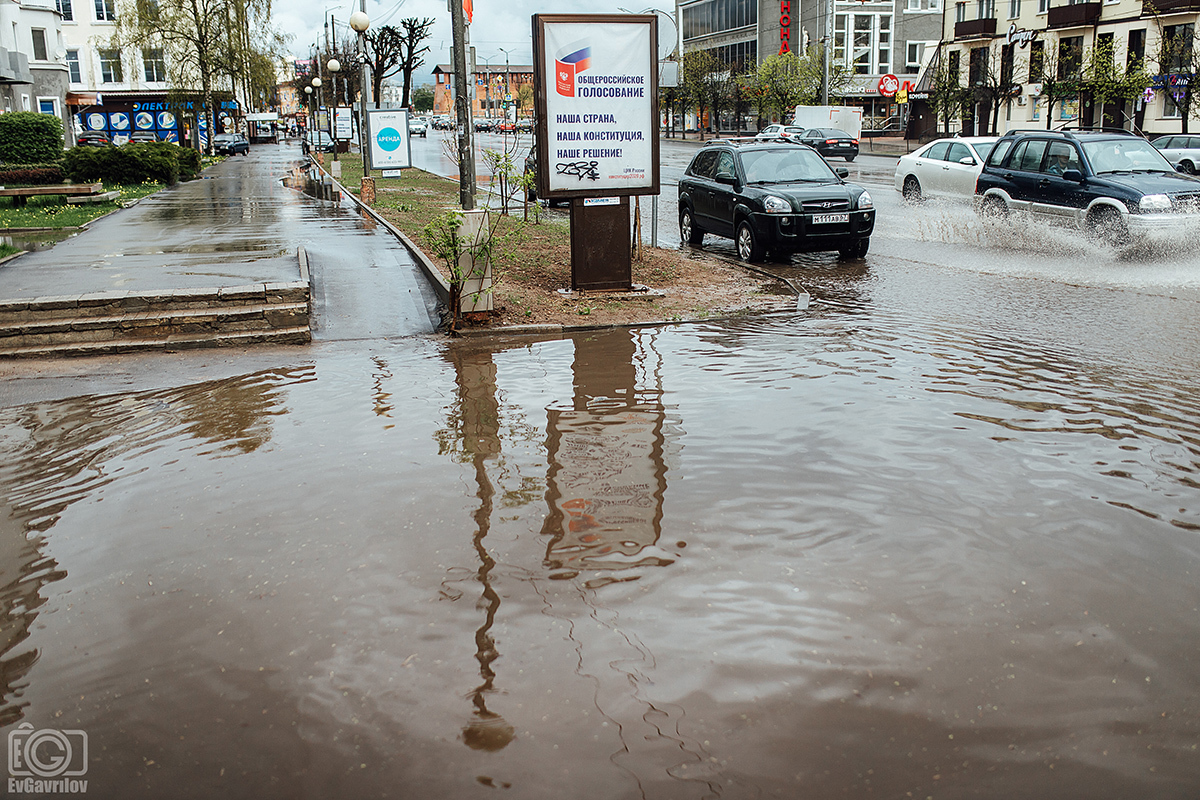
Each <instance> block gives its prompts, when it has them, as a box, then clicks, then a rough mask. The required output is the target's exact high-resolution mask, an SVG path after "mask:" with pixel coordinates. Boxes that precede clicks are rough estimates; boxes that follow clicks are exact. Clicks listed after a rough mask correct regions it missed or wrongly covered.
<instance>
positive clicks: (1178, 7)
mask: <svg viewBox="0 0 1200 800" xmlns="http://www.w3.org/2000/svg"><path fill="white" fill-rule="evenodd" d="M1197 11H1200V0H1142V12H1143V13H1145V14H1151V15H1158V14H1194V13H1196V12H1197Z"/></svg>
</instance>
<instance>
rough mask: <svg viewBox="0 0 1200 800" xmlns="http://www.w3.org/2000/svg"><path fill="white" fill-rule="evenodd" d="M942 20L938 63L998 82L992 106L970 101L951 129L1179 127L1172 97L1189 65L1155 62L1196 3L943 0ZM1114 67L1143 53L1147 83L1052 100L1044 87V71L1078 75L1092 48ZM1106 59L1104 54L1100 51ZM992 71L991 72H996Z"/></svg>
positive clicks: (1194, 13)
mask: <svg viewBox="0 0 1200 800" xmlns="http://www.w3.org/2000/svg"><path fill="white" fill-rule="evenodd" d="M950 2H951V5H950V7H949V8H948V9H947V13H946V17H945V21H944V23H943V39H944V44H943V53H942V57H943V58H945V60H946V61H945V63H946V68H947V69H948V70H949V71H950V73H951V74H957V75H958V76H959V80H960V81H961V85H963V86H966V87H970V86H979V85H985V86H986V85H988V84H992V85H996V80H995V79H996V77H997V74H999V76H1001V82H1000V85H1003V86H1006V87H1007V88H1006V91H1005V92H1004V93H1003V95H1004V96H1003V97H1001V98H1000V99H999V101H997V102H995V103H988V102H986V98H985V102H976V103H974V104H973V105H972V106H971V107H969V108H967V109H966V110H965V112H964V114H963V115H962V119H961V120H960V121H957V124H956V126H955V125H952V128H953V127H957V128H958V129H959V130H961V131H962V132H964V133H974V132H977V131H978V132H982V131H984V130H987V131H989V132H990V131H991V130H992V127H993V126H992V121H993V120H995V121H996V125H995V129H996V130H997V131H998V132H1001V133H1003V132H1004V131H1006V130H1009V129H1013V128H1030V127H1038V128H1044V127H1047V125H1049V126H1050V127H1062V126H1065V125H1076V124H1078V125H1083V126H1100V125H1104V126H1107V127H1119V128H1125V129H1128V130H1140V131H1143V132H1145V133H1146V134H1147V135H1157V134H1167V133H1178V132H1180V131H1181V129H1182V124H1183V112H1182V109H1181V108H1180V102H1179V99H1180V98H1181V94H1182V92H1183V90H1184V89H1186V87H1187V85H1188V82H1189V80H1190V78H1191V75H1190V74H1188V73H1189V71H1190V70H1189V69H1188V67H1187V65H1186V64H1185V65H1179V64H1176V65H1174V66H1173V65H1172V64H1170V63H1167V64H1160V63H1159V61H1160V58H1159V53H1160V46H1161V43H1162V42H1163V40H1164V37H1165V38H1166V40H1167V41H1171V40H1177V41H1190V40H1191V39H1192V37H1193V35H1194V31H1195V26H1196V22H1197V17H1198V16H1200V0H1083V1H1082V2H1071V1H1070V0H950ZM1101 53H1103V54H1110V55H1111V58H1112V60H1113V67H1114V69H1115V71H1116V72H1117V73H1118V74H1120V73H1122V72H1124V70H1125V69H1126V68H1127V67H1129V66H1131V65H1134V64H1136V63H1137V62H1139V61H1142V60H1143V59H1144V62H1143V63H1144V64H1145V69H1146V72H1147V73H1149V75H1150V78H1151V85H1150V86H1149V87H1147V88H1146V89H1145V90H1144V91H1143V92H1141V93H1140V94H1139V95H1138V96H1137V97H1135V98H1125V99H1117V100H1112V99H1109V100H1106V101H1104V102H1101V98H1096V97H1093V96H1092V95H1091V94H1090V93H1089V92H1088V91H1086V89H1085V90H1084V91H1081V92H1079V93H1078V94H1076V95H1073V96H1069V97H1065V98H1056V97H1049V96H1046V95H1045V94H1044V91H1045V85H1046V82H1045V81H1044V80H1043V79H1044V78H1045V77H1046V76H1047V75H1049V76H1051V78H1056V79H1063V78H1078V77H1082V76H1083V74H1084V71H1085V69H1086V65H1087V64H1088V63H1090V62H1091V61H1093V60H1094V59H1095V58H1097V57H1098V55H1099V54H1101ZM1105 57H1108V56H1105ZM997 71H998V72H997Z"/></svg>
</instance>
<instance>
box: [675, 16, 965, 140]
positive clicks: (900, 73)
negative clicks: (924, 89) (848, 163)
mask: <svg viewBox="0 0 1200 800" xmlns="http://www.w3.org/2000/svg"><path fill="white" fill-rule="evenodd" d="M943 1H944V0H879V1H878V2H875V1H874V0H867V2H858V0H854V1H853V2H843V1H842V0H685V2H681V3H680V4H679V19H680V25H681V27H682V33H683V50H684V52H685V53H687V52H690V51H694V50H708V51H712V52H713V53H714V54H715V55H716V56H717V57H718V58H719V59H720V60H721V61H722V62H724V63H726V64H729V65H731V66H733V67H734V68H735V69H752V68H753V67H755V66H756V65H758V64H760V63H762V60H763V59H764V58H766V57H767V56H770V55H773V54H776V53H782V52H787V51H793V52H797V53H803V52H805V51H806V50H807V48H808V47H809V46H810V45H812V44H816V43H820V42H824V41H825V40H826V39H827V38H829V35H830V34H832V45H831V51H830V53H831V57H832V59H833V61H834V63H836V64H839V65H841V66H842V67H844V68H845V70H846V71H847V72H848V73H849V74H850V75H851V76H852V77H851V81H850V85H849V87H848V88H847V90H846V91H845V92H844V93H843V97H844V99H845V102H846V103H848V104H850V105H858V106H862V107H863V108H864V111H865V112H866V115H867V116H870V117H875V118H877V119H883V118H887V117H890V116H893V115H897V114H898V112H899V109H898V108H897V107H896V105H897V104H896V103H895V97H894V92H893V89H892V88H891V87H892V86H897V85H898V86H901V87H904V88H906V89H912V88H915V86H916V84H917V82H918V80H919V77H920V73H921V71H922V69H923V68H924V67H925V65H926V64H927V63H928V62H929V59H930V57H931V56H932V55H933V54H934V52H935V51H936V47H937V43H938V41H939V39H940V38H941V29H942V3H943ZM831 15H832V20H831V19H830V16H831ZM887 76H893V77H895V78H896V80H895V81H885V80H883V79H884V78H885V77H887ZM906 83H907V86H906V85H905V84H906Z"/></svg>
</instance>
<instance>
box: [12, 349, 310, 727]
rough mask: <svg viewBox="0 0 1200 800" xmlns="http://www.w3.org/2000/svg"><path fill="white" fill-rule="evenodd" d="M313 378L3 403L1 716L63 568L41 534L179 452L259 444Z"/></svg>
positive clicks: (15, 705)
mask: <svg viewBox="0 0 1200 800" xmlns="http://www.w3.org/2000/svg"><path fill="white" fill-rule="evenodd" d="M314 378H315V370H314V369H313V368H312V367H311V366H304V367H297V368H291V369H276V370H269V371H265V372H260V373H253V374H249V375H242V376H238V377H235V378H228V379H223V380H216V381H206V382H203V383H197V384H193V385H190V386H184V387H178V388H172V389H162V390H153V391H146V392H136V393H130V394H117V395H108V396H84V397H76V398H69V399H66V400H60V401H53V402H46V403H38V404H32V405H27V406H21V407H16V408H10V409H0V431H2V432H3V436H4V438H5V439H6V440H7V442H6V444H7V453H8V457H7V458H6V459H5V460H4V463H3V464H0V487H3V488H2V490H0V514H2V516H0V692H2V693H3V700H2V701H0V724H7V723H10V722H15V721H17V720H19V719H20V718H21V714H22V711H21V709H22V707H23V706H22V703H21V702H20V699H19V698H20V695H21V689H22V688H23V686H24V685H25V684H24V680H25V676H26V674H27V673H28V671H29V669H30V668H31V667H32V666H33V664H34V663H36V661H37V659H38V653H37V651H36V650H28V651H22V650H20V649H19V648H20V645H21V644H22V642H24V641H25V639H26V638H28V636H29V631H30V629H31V627H32V625H33V623H34V621H35V619H36V617H37V614H38V611H37V610H38V609H39V608H40V607H41V606H42V605H43V604H44V603H45V597H46V593H45V592H44V591H43V589H44V587H45V586H46V585H47V584H49V583H53V582H54V581H58V580H61V579H62V578H65V577H66V575H67V573H66V571H65V570H63V569H62V568H61V567H60V565H59V564H58V563H57V562H56V561H55V560H54V559H53V558H50V557H48V556H46V555H45V554H44V553H43V552H42V549H43V547H44V545H45V541H46V538H45V536H44V535H43V534H44V533H45V532H47V531H49V530H50V529H52V528H53V527H54V526H55V525H56V524H57V523H58V521H59V519H60V517H61V516H62V515H63V514H64V513H65V512H66V510H67V509H68V508H69V507H70V506H71V505H73V504H75V503H78V502H81V501H84V500H87V499H94V498H97V497H98V496H99V495H101V494H102V493H103V491H104V490H105V489H106V487H108V486H109V485H110V484H112V483H114V482H117V481H121V480H129V479H133V478H135V477H136V476H138V475H140V474H141V473H143V472H146V471H148V470H151V469H156V468H162V467H164V466H167V465H169V464H171V463H174V461H176V460H177V458H178V456H179V455H180V454H181V452H182V451H187V450H193V451H195V452H196V453H197V454H198V455H201V456H208V457H212V458H220V457H225V456H228V455H236V454H245V453H250V452H254V451H256V450H259V449H260V448H262V447H264V446H265V445H266V444H267V443H268V442H269V441H270V439H271V418H272V417H275V416H279V415H281V414H285V413H287V409H286V407H285V406H284V405H283V394H284V389H285V387H287V386H289V385H294V384H297V383H304V382H307V381H310V380H313V379H314ZM189 441H190V442H191V444H189V443H188V442H189ZM157 451H162V452H161V453H160V454H157V455H154V456H153V457H150V458H147V457H148V456H152V454H156V452H157Z"/></svg>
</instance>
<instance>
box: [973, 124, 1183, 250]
mask: <svg viewBox="0 0 1200 800" xmlns="http://www.w3.org/2000/svg"><path fill="white" fill-rule="evenodd" d="M975 199H976V203H977V205H978V208H979V211H980V213H981V214H984V215H986V216H992V217H1004V216H1007V215H1008V214H1009V212H1010V211H1025V212H1028V213H1029V214H1031V215H1032V216H1034V217H1036V218H1038V219H1042V220H1045V221H1047V222H1050V223H1055V224H1063V225H1069V226H1072V227H1076V228H1079V229H1081V230H1084V231H1088V232H1089V233H1091V234H1093V235H1094V236H1096V237H1097V238H1098V239H1100V240H1102V241H1104V242H1107V243H1109V244H1112V245H1116V246H1121V245H1124V244H1126V243H1128V242H1129V241H1130V240H1132V239H1134V238H1141V237H1144V236H1146V235H1148V234H1150V233H1153V232H1163V233H1165V234H1167V235H1171V234H1179V235H1183V234H1185V233H1186V232H1188V231H1192V230H1195V227H1194V226H1196V225H1200V178H1197V177H1194V176H1192V175H1188V174H1185V173H1183V172H1181V171H1178V170H1177V169H1176V168H1175V167H1173V166H1172V165H1171V163H1170V162H1168V161H1167V159H1165V158H1164V157H1163V155H1162V153H1160V152H1159V151H1158V150H1156V149H1155V148H1154V146H1153V145H1151V144H1150V142H1148V141H1146V140H1145V139H1143V138H1142V137H1140V136H1137V135H1135V134H1132V133H1129V132H1125V131H1082V130H1081V131H1012V132H1009V133H1006V134H1005V135H1004V136H1002V137H1000V139H999V140H998V141H997V142H996V146H995V147H994V148H993V149H992V152H991V154H990V155H989V156H988V159H987V162H986V163H985V164H984V167H983V171H982V172H980V173H979V179H978V181H977V182H976V185H975Z"/></svg>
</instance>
